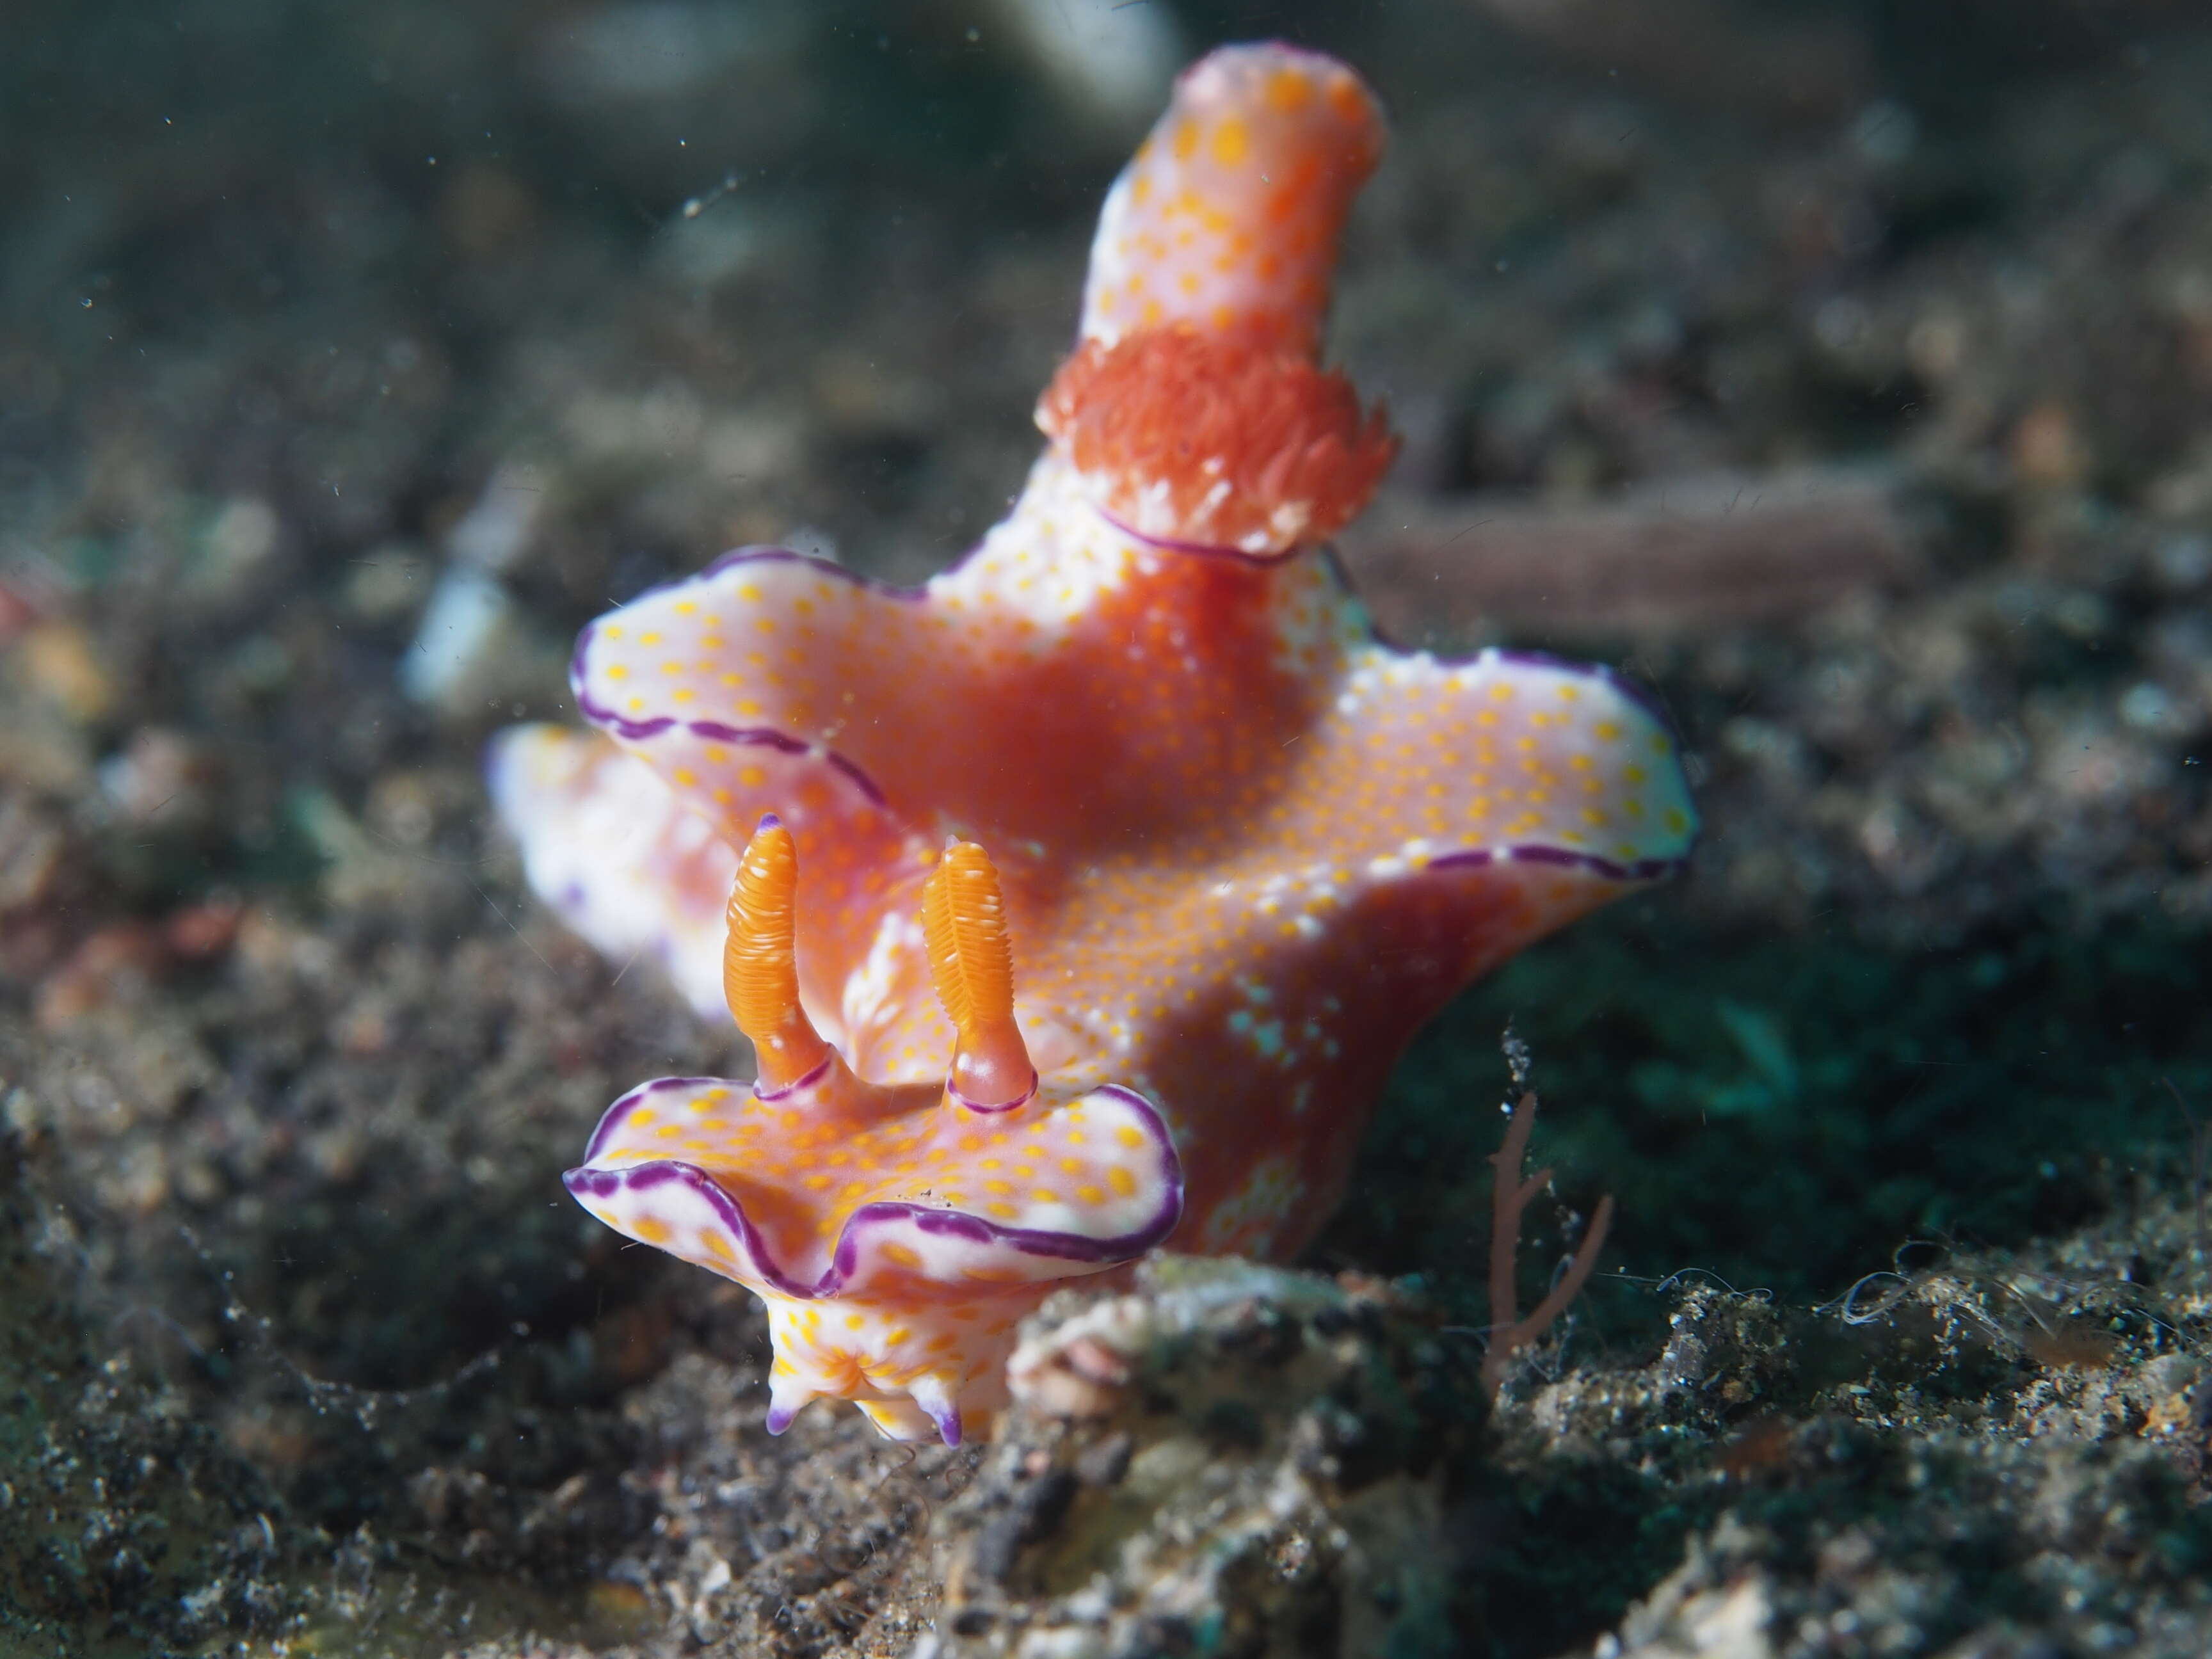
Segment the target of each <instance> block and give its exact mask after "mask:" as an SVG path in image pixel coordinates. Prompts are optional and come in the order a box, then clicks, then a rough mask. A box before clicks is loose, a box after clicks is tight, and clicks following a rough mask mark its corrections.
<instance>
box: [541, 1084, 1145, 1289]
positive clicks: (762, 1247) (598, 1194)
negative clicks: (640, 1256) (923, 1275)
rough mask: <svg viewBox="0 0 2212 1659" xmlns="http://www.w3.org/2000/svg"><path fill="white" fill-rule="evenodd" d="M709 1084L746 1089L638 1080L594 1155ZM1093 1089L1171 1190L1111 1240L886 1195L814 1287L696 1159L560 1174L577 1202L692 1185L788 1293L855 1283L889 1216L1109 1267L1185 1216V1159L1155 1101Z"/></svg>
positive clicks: (854, 1226)
mask: <svg viewBox="0 0 2212 1659" xmlns="http://www.w3.org/2000/svg"><path fill="white" fill-rule="evenodd" d="M702 1084H705V1085H710V1086H715V1087H726V1088H730V1089H732V1090H736V1089H743V1088H744V1087H745V1086H746V1085H744V1084H743V1083H739V1082H733V1081H732V1080H731V1079H727V1078H699V1077H665V1078H659V1079H655V1080H654V1081H653V1082H651V1083H647V1084H641V1085H639V1086H638V1087H637V1088H635V1089H633V1090H631V1091H629V1093H628V1094H626V1095H624V1096H623V1097H622V1098H621V1099H620V1100H617V1102H615V1103H614V1104H613V1105H611V1106H610V1107H608V1108H607V1110H606V1115H605V1116H604V1117H602V1118H601V1119H600V1120H599V1128H598V1129H597V1130H595V1131H594V1132H593V1133H592V1139H591V1144H590V1145H589V1146H586V1148H585V1149H584V1157H585V1158H586V1160H589V1159H590V1158H592V1157H593V1156H595V1155H596V1154H597V1153H598V1152H599V1148H600V1147H601V1146H603V1145H604V1144H605V1141H606V1139H607V1137H608V1134H609V1133H610V1131H611V1129H612V1128H613V1127H614V1126H615V1125H617V1123H619V1122H620V1121H622V1119H623V1118H625V1117H627V1116H629V1114H630V1113H631V1112H632V1111H634V1110H635V1109H636V1108H637V1107H638V1105H639V1104H640V1103H642V1102H643V1101H644V1100H645V1098H646V1097H647V1096H649V1095H652V1094H653V1093H654V1092H656V1091H659V1090H663V1089H683V1088H693V1087H696V1086H698V1085H702ZM1091 1093H1093V1094H1108V1095H1115V1096H1118V1097H1120V1098H1121V1100H1122V1101H1124V1102H1125V1103H1127V1104H1128V1105H1130V1106H1133V1107H1134V1108H1135V1109H1136V1111H1137V1114H1138V1116H1139V1119H1140V1120H1141V1121H1143V1122H1144V1124H1145V1126H1146V1128H1147V1129H1148V1130H1149V1131H1150V1132H1151V1133H1152V1139H1154V1140H1155V1141H1156V1142H1157V1143H1158V1146H1159V1149H1160V1156H1161V1162H1162V1164H1163V1166H1164V1170H1165V1171H1166V1175H1167V1188H1168V1189H1167V1193H1166V1194H1165V1196H1164V1198H1163V1199H1162V1200H1161V1203H1160V1207H1159V1209H1158V1211H1156V1212H1154V1213H1153V1215H1152V1217H1151V1218H1149V1219H1148V1220H1146V1223H1145V1225H1142V1226H1141V1227H1139V1228H1138V1229H1136V1231H1133V1232H1127V1233H1123V1234H1121V1235H1119V1236H1118V1237H1113V1238H1088V1237H1085V1236H1083V1235H1082V1234H1080V1233H1055V1232H1048V1231H1042V1230H1040V1229H1036V1228H1030V1227H1001V1226H1000V1225H998V1224H997V1223H995V1222H991V1221H986V1220H984V1219H983V1218H982V1217H981V1216H979V1215H970V1214H969V1212H967V1211H965V1210H939V1209H932V1208H929V1207H927V1206H923V1205H920V1204H909V1203H906V1202H903V1201H893V1200H884V1201H881V1202H878V1203H874V1204H863V1205H862V1206H860V1208H859V1209H857V1210H855V1211H854V1212H853V1213H852V1214H851V1215H850V1216H849V1217H848V1218H846V1222H845V1226H844V1230H843V1231H842V1232H841V1233H839V1234H838V1236H837V1248H836V1250H834V1251H833V1252H832V1253H831V1255H830V1259H829V1267H827V1268H826V1269H824V1270H823V1273H822V1275H821V1277H820V1278H818V1279H816V1280H815V1281H814V1283H813V1284H811V1285H809V1284H806V1283H805V1281H803V1280H801V1279H793V1278H792V1277H791V1276H790V1275H789V1274H788V1273H785V1272H784V1271H783V1269H782V1268H781V1267H780V1266H778V1265H777V1263H776V1261H775V1257H774V1256H773V1255H770V1254H769V1249H768V1245H767V1241H765V1240H764V1239H763V1238H762V1237H761V1236H760V1232H759V1230H758V1229H757V1228H756V1227H755V1226H754V1225H753V1224H752V1221H751V1219H750V1218H749V1217H748V1216H747V1215H746V1214H745V1211H744V1206H743V1205H742V1204H740V1203H738V1200H736V1199H734V1198H732V1197H731V1196H730V1194H728V1193H726V1192H725V1191H723V1189H722V1188H721V1187H720V1185H719V1184H718V1183H717V1182H715V1180H714V1177H713V1176H710V1175H708V1173H707V1172H706V1171H705V1170H702V1169H701V1168H700V1167H699V1166H698V1165H697V1164H684V1163H679V1162H678V1161H676V1160H674V1159H657V1160H655V1161H654V1162H653V1163H650V1164H639V1165H638V1166H637V1167H636V1168H635V1169H629V1170H597V1169H593V1168H592V1167H591V1166H590V1164H589V1163H588V1161H587V1162H586V1164H583V1165H581V1166H580V1167H579V1168H576V1169H574V1170H568V1172H567V1173H566V1174H565V1175H563V1176H562V1177H561V1182H562V1185H563V1186H565V1187H566V1188H568V1191H569V1193H570V1194H571V1195H573V1196H574V1198H575V1199H576V1200H578V1201H579V1202H581V1201H583V1200H585V1199H586V1198H587V1197H589V1198H605V1197H608V1196H610V1195H611V1194H615V1193H617V1192H621V1191H624V1190H630V1191H638V1192H643V1191H648V1190H650V1189H651V1188H655V1187H663V1186H666V1185H667V1184H668V1183H670V1182H677V1183H678V1184H679V1185H683V1186H686V1187H689V1188H691V1189H692V1190H693V1191H694V1192H695V1193H696V1194H699V1195H700V1196H701V1197H702V1198H703V1199H705V1200H706V1201H707V1203H708V1206H709V1207H710V1208H712V1209H713V1210H714V1212H715V1213H716V1215H717V1216H718V1217H719V1218H720V1219H721V1221H722V1223H723V1225H726V1226H727V1227H728V1228H729V1229H730V1231H732V1232H733V1233H735V1234H736V1235H737V1237H738V1242H739V1243H741V1244H743V1245H744V1249H745V1253H746V1254H747V1255H750V1257H751V1258H752V1260H753V1262H754V1263H755V1265H756V1266H757V1267H759V1269H760V1271H761V1274H762V1276H763V1278H764V1279H767V1281H768V1282H769V1284H770V1285H774V1286H775V1289H776V1290H777V1291H780V1292H781V1293H782V1294H783V1295H785V1296H788V1297H795V1298H798V1299H799V1300H813V1299H816V1298H819V1297H833V1296H835V1295H836V1294H837V1292H838V1291H841V1290H842V1289H843V1288H844V1287H845V1285H848V1283H850V1282H851V1280H852V1278H853V1275H854V1273H855V1272H856V1271H857V1270H858V1268H859V1266H860V1243H861V1241H862V1238H863V1237H864V1236H865V1235H866V1233H867V1232H868V1231H871V1230H872V1229H873V1228H875V1227H878V1226H880V1225H884V1224H885V1223H887V1222H892V1221H909V1222H912V1223H913V1224H914V1225H915V1226H916V1227H917V1228H919V1229H920V1230H921V1231H923V1232H925V1233H931V1234H934V1235H937V1236H939V1237H949V1238H961V1239H965V1240H967V1241H969V1243H976V1244H1001V1245H1004V1246H1006V1248H1007V1249H1013V1250H1018V1251H1019V1252H1021V1253H1022V1254H1023V1255H1035V1256H1043V1257H1047V1258H1048V1259H1051V1260H1054V1261H1079V1262H1084V1263H1087V1264H1090V1265H1092V1266H1097V1267H1111V1266H1114V1265H1115V1264H1117V1263H1120V1262H1123V1261H1134V1260H1135V1259H1136V1258H1137V1257H1138V1256H1140V1255H1143V1254H1144V1253H1145V1252H1146V1251H1147V1250H1149V1249H1152V1247H1153V1246H1154V1245H1155V1244H1158V1243H1159V1242H1160V1241H1161V1240H1162V1239H1164V1238H1165V1237H1167V1236H1168V1235H1169V1234H1170V1232H1172V1231H1175V1225H1176V1223H1177V1222H1178V1221H1180V1220H1182V1201H1183V1188H1182V1159H1181V1158H1177V1157H1176V1149H1175V1140H1174V1138H1173V1137H1172V1136H1170V1134H1169V1133H1168V1127H1167V1124H1166V1122H1165V1121H1164V1120H1163V1119H1162V1118H1161V1116H1160V1114H1159V1110H1158V1108H1157V1107H1155V1106H1154V1105H1153V1104H1152V1102H1150V1101H1149V1100H1146V1098H1145V1097H1144V1096H1142V1095H1140V1094H1139V1093H1138V1092H1137V1091H1135V1090H1133V1089H1128V1088H1124V1087H1123V1086H1122V1085H1120V1084H1118V1083H1109V1084H1107V1085H1104V1086H1103V1087H1102V1088H1098V1089H1094V1090H1092V1091H1091Z"/></svg>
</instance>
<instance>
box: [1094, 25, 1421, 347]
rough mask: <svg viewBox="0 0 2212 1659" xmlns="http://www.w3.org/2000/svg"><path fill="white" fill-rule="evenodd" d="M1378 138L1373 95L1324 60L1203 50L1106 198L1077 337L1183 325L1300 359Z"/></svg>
mask: <svg viewBox="0 0 2212 1659" xmlns="http://www.w3.org/2000/svg"><path fill="white" fill-rule="evenodd" d="M1382 159H1383V112H1382V108H1381V106H1379V105H1378V104H1377V103H1376V99H1375V94H1373V93H1371V92H1370V91H1369V90H1368V89H1367V87H1366V84H1365V83H1364V82H1362V81H1361V80H1360V78H1359V77H1358V76H1357V75H1355V74H1353V73H1352V70H1349V69H1347V68H1346V67H1345V66H1344V65H1343V64H1340V63H1338V62H1336V61H1335V60H1334V58H1324V57H1322V55H1321V54H1319V53H1318V52H1302V51H1300V50H1298V49H1297V47H1295V46H1282V45H1280V44H1276V43H1267V44H1262V45H1256V46H1225V47H1223V48H1222V49H1221V50H1220V51H1218V52H1212V53H1210V54H1208V55H1207V56H1206V58H1203V59H1201V60H1200V62H1198V63H1197V64H1194V65H1193V66H1192V67H1191V68H1190V69H1189V70H1187V71H1186V72H1185V73H1184V75H1183V76H1182V79H1181V80H1179V81H1178V82H1176V89H1175V97H1174V100H1173V101H1172V102H1171V103H1170V105H1169V106H1168V110H1167V112H1166V113H1165V114H1164V115H1163V116H1161V117H1160V118H1159V121H1158V124H1157V125H1154V126H1153V128H1152V134H1151V136H1150V137H1147V138H1146V140H1145V142H1144V143H1143V144H1142V145H1141V146H1140V147H1139V149H1138V151H1137V154H1136V156H1135V158H1134V159H1133V160H1132V161H1130V163H1129V165H1128V166H1127V167H1125V168H1124V169H1123V170H1122V173H1121V177H1120V178H1119V179H1116V180H1115V184H1114V188H1113V190H1112V191H1111V192H1110V193H1109V195H1108V196H1107V197H1106V206H1105V210H1104V211H1103V213H1102V214H1101V215H1100V217H1099V221H1098V235H1097V240H1095V241H1094V242H1093V243H1092V244H1091V273H1090V277H1089V280H1088V282H1087V283H1085V288H1084V294H1083V337H1084V338H1085V339H1086V340H1098V341H1101V342H1103V343H1106V344H1108V345H1111V344H1113V343H1114V342H1115V341H1116V340H1119V339H1120V338H1121V337H1122V336H1123V335H1125V334H1129V333H1132V332H1134V331H1137V330H1139V329H1146V328H1158V327H1161V326H1163V325H1167V324H1170V323H1176V322H1189V323H1194V324H1196V325H1199V326H1200V327H1203V328H1206V329H1210V330H1212V331H1217V332H1218V331H1227V330H1229V329H1231V328H1243V329H1244V330H1245V331H1248V332H1254V333H1258V334H1262V335H1265V336H1266V337H1269V338H1271V339H1273V340H1274V341H1275V342H1276V343H1279V345H1281V346H1282V347H1283V348H1284V349H1288V350H1290V351H1292V352H1295V353H1297V354H1300V355H1303V356H1312V355H1313V353H1314V351H1315V350H1316V348H1317V347H1318V345H1319V343H1320V340H1321V326H1322V314H1323V313H1324V312H1326V310H1327V309H1328V284H1329V273H1330V271H1331V270H1334V267H1335V264H1336V242H1337V237H1338V235H1339V234H1340V233H1341V232H1342V230H1343V228H1344V222H1345V218H1346V216H1347V215H1348V214H1349V213H1350V212H1351V210H1352V197H1354V196H1356V195H1357V194H1358V191H1359V187H1360V185H1363V184H1364V183H1365V182H1366V180H1367V176H1368V174H1370V173H1372V172H1373V171H1374V170H1375V167H1376V163H1377V162H1378V161H1381V160H1382Z"/></svg>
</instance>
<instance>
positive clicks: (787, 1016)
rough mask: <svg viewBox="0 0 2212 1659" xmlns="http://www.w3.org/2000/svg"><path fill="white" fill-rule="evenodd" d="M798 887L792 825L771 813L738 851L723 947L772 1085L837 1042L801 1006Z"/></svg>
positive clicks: (725, 981) (801, 1072)
mask: <svg viewBox="0 0 2212 1659" xmlns="http://www.w3.org/2000/svg"><path fill="white" fill-rule="evenodd" d="M798 887H799V854H798V853H797V851H796V850H795V848H793V842H792V839H791V831H790V830H788V829H785V828H784V827H783V823H782V821H781V819H779V818H777V817H775V815H774V814H773V813H771V814H769V816H768V817H763V819H762V820H761V821H760V828H759V829H756V830H755V831H754V832H753V838H752V839H751V840H750V842H746V843H745V850H744V853H743V854H740V855H739V856H738V878H737V882H736V884H734V885H733V886H732V888H731V889H730V908H729V912H728V916H729V929H730V932H729V938H728V940H727V941H726V943H725V944H724V945H723V946H722V994H723V995H724V996H725V997H726V998H727V999H728V1000H729V1004H730V1017H731V1018H732V1019H734V1020H736V1021H737V1023H738V1030H740V1031H743V1032H744V1034H745V1036H748V1037H749V1038H750V1039H751V1040H752V1045H753V1053H754V1054H755V1055H756V1056H757V1060H758V1064H759V1067H760V1081H761V1082H762V1084H763V1085H767V1086H769V1087H771V1088H779V1089H781V1088H787V1087H788V1086H790V1085H792V1084H794V1083H796V1082H798V1081H799V1079H801V1078H803V1077H805V1075H806V1074H807V1073H809V1072H811V1071H812V1070H813V1069H814V1068H815V1067H816V1066H819V1065H820V1064H821V1063H822V1062H823V1060H826V1059H828V1058H829V1044H828V1043H826V1042H823V1040H822V1036H821V1033H820V1032H818V1031H817V1030H815V1029H814V1024H813V1022H812V1021H811V1020H809V1019H808V1018H806V1011H805V1009H804V1008H802V1007H800V1006H799V965H798V962H797V959H796V958H797V950H796V944H797V939H798V931H797V927H796V925H795V922H794V920H793V908H792V907H793V897H794V896H795V894H796V893H797V890H798Z"/></svg>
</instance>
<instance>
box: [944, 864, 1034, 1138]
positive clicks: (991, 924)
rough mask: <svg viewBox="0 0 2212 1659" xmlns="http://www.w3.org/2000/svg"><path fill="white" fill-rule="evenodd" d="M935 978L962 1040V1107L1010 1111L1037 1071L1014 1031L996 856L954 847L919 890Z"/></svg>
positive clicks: (955, 1072)
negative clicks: (992, 856)
mask: <svg viewBox="0 0 2212 1659" xmlns="http://www.w3.org/2000/svg"><path fill="white" fill-rule="evenodd" d="M921 927H922V933H923V936H924V938H925V939H927V944H928V949H929V971H930V977H931V979H932V980H933V981H934V982H935V985H936V987H937V998H938V1000H939V1002H940V1003H942V1004H943V1005H944V1008H945V1018H947V1019H950V1020H951V1022H952V1025H953V1029H954V1030H955V1031H957V1033H958V1034H959V1041H958V1044H957V1047H956V1048H954V1050H953V1057H952V1068H951V1073H950V1075H949V1077H948V1079H947V1082H946V1087H947V1088H948V1089H949V1090H951V1092H952V1095H953V1096H954V1097H955V1098H956V1099H957V1100H958V1101H959V1102H960V1103H962V1104H963V1105H967V1106H972V1107H975V1108H976V1109H980V1110H984V1111H994V1112H996V1111H1005V1110H1006V1109H1008V1108H1010V1107H1012V1106H1016V1105H1018V1104H1020V1103H1022V1102H1023V1101H1024V1100H1027V1099H1028V1098H1029V1097H1030V1095H1031V1094H1032V1093H1033V1092H1034V1091H1035V1090H1036V1066H1033V1065H1032V1064H1031V1063H1030V1051H1029V1048H1028V1046H1027V1045H1026V1044H1025V1043H1024V1042H1023V1041H1022V1034H1021V1032H1020V1031H1019V1030H1017V1029H1016V1028H1015V1025H1014V959H1013V945H1012V940H1011V939H1010V938H1009V937H1008V934H1007V930H1006V895H1005V893H1004V891H1003V890H1001V888H1000V884H999V872H998V870H997V868H996V866H994V865H993V864H992V862H991V860H990V855H989V854H987V853H985V852H984V850H983V849H982V848H981V847H978V846H977V845H976V844H975V842H972V841H958V840H955V841H953V842H951V843H950V844H949V845H948V846H947V847H946V848H945V852H944V854H943V855H942V856H941V857H940V858H939V860H938V861H937V867H936V868H935V869H933V870H932V871H931V872H929V879H928V881H927V882H926V883H925V884H923V887H922V890H921Z"/></svg>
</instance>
